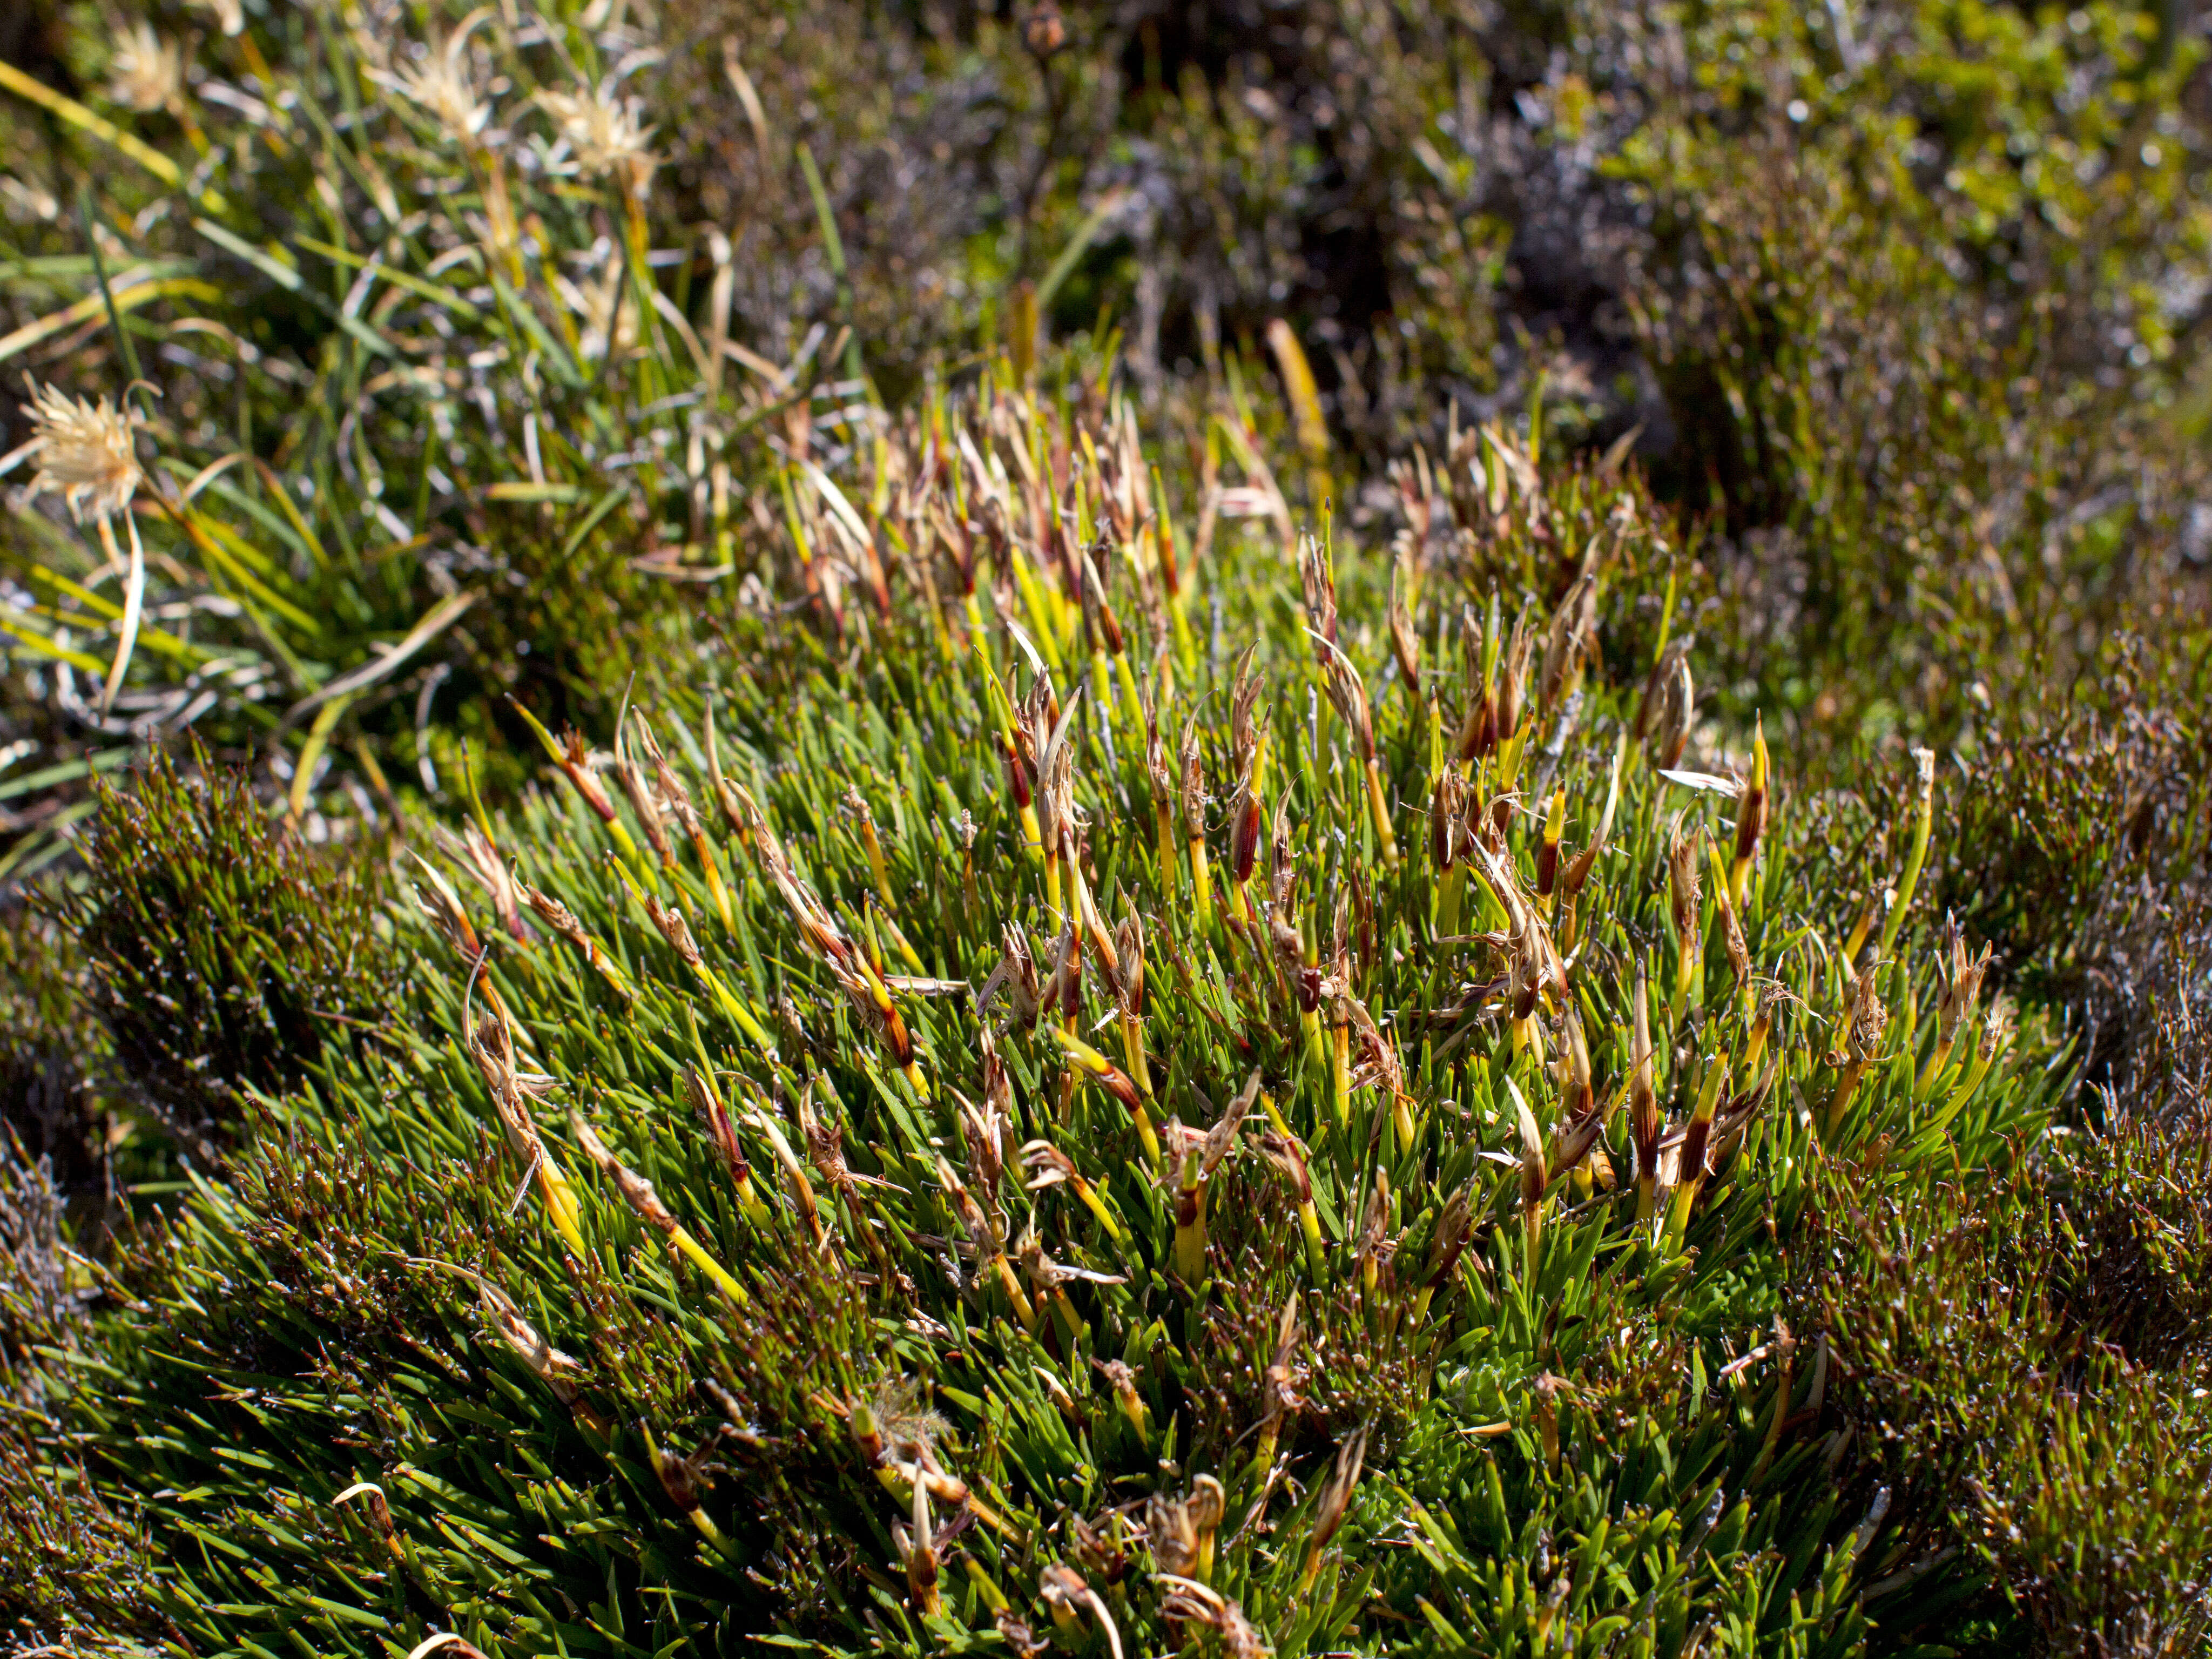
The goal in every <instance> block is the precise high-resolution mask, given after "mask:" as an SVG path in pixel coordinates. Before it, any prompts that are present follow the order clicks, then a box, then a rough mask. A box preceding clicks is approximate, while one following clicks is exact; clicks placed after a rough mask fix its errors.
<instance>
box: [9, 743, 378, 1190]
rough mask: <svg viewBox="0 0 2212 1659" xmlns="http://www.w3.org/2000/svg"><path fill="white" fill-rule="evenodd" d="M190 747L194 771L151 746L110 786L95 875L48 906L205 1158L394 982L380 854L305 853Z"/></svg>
mask: <svg viewBox="0 0 2212 1659" xmlns="http://www.w3.org/2000/svg"><path fill="white" fill-rule="evenodd" d="M195 758H196V759H197V761H198V762H199V763H201V767H200V772H199V775H187V774H185V773H184V772H180V771H179V769H178V768H177V767H176V766H175V765H174V764H173V763H172V762H170V761H169V760H168V759H167V757H162V756H160V755H156V756H155V759H154V761H153V762H152V763H151V764H150V765H149V766H148V767H147V768H146V769H144V771H143V773H142V774H141V775H139V776H138V777H137V779H136V780H134V787H132V788H131V790H129V791H128V792H125V791H122V790H118V789H114V788H112V787H106V786H105V785H103V786H101V787H100V793H99V795H98V797H97V799H98V801H99V806H100V812H99V816H98V817H96V818H95V819H94V822H93V824H92V826H91V833H90V834H89V835H88V836H87V837H86V838H85V842H84V854H85V859H86V861H87V863H88V866H90V869H91V872H92V880H91V882H90V884H88V885H87V886H86V887H84V888H82V889H80V890H76V891H75V892H65V893H63V894H61V895H59V896H57V897H56V898H54V899H53V901H52V905H51V908H52V920H53V921H55V922H57V923H58V924H59V925H61V926H63V927H66V928H67V929H68V930H69V932H70V934H71V935H72V936H73V938H74V939H75V942H76V945H77V947H78V948H79V949H80V950H81V951H82V954H83V957H84V974H85V977H86V979H87V981H88V985H87V987H86V994H85V996H84V1005H85V1006H88V1008H89V1009H90V1011H91V1012H94V1014H96V1015H97V1017H98V1018H99V1020H100V1024H101V1025H102V1026H103V1027H104V1028H105V1030H106V1036H107V1039H108V1042H109V1043H110V1044H111V1045H112V1054H113V1064H114V1067H115V1069H116V1072H117V1073H118V1077H117V1079H116V1081H117V1082H118V1085H120V1092H121V1093H122V1095H123V1096H124V1097H125V1098H126V1099H127V1100H129V1101H130V1102H131V1103H132V1104H134V1105H136V1106H137V1107H139V1108H140V1109H143V1110H145V1111H147V1112H149V1113H150V1114H151V1115H152V1116H154V1117H155V1118H156V1119H158V1120H159V1121H161V1124H162V1125H163V1126H164V1127H166V1128H167V1130H168V1132H169V1133H171V1134H172V1135H173V1137H174V1138H175V1139H176V1141H177V1143H178V1145H179V1146H180V1147H181V1148H182V1149H183V1150H184V1151H185V1152H188V1153H190V1154H191V1155H193V1156H195V1157H197V1158H200V1159H201V1160H202V1161H204V1162H205V1161H211V1160H213V1159H215V1158H219V1157H220V1156H221V1154H222V1152H223V1151H224V1149H225V1148H226V1147H227V1146H228V1144H229V1141H230V1139H231V1134H232V1132H233V1130H234V1127H235V1126H236V1124H237V1122H238V1120H239V1118H240V1114H241V1112H242V1109H243V1103H244V1101H245V1098H246V1094H247V1093H248V1091H256V1090H266V1091H282V1090H283V1089H287V1088H289V1087H291V1086H292V1085H295V1083H296V1082H297V1081H298V1080H299V1079H300V1078H301V1076H302V1075H303V1074H304V1073H306V1071H307V1069H308V1068H309V1067H310V1066H313V1064H314V1063H315V1061H316V1060H317V1059H318V1057H319V1055H320V1054H321V1053H322V1051H323V1048H324V1045H325V1041H326V1040H337V1039H340V1038H343V1036H344V1035H345V1033H346V1032H347V1030H348V1028H349V1027H352V1026H362V1025H374V1024H375V1023H376V1022H377V1019H378V1017H379V1014H380V1007H379V1006H378V1005H379V1002H380V999H381V998H382V997H383V996H385V995H388V994H390V992H391V990H392V987H391V986H389V985H388V984H384V983H380V982H378V981H377V979H376V977H375V968H376V965H377V963H378V961H379V957H380V944H381V938H380V935H381V933H382V932H383V931H384V930H381V929H380V927H379V924H378V921H377V900H376V890H375V887H376V884H375V872H374V871H373V870H371V869H369V868H368V867H367V866H356V867H353V868H350V869H345V868H340V867H338V866H336V865H335V864H334V863H333V862H332V861H329V860H319V859H316V858H314V857H313V856H311V855H309V854H308V853H307V849H306V848H304V847H303V846H302V845H301V843H300V842H299V840H298V838H297V837H296V836H295V835H294V834H293V833H292V832H290V831H289V830H288V829H284V828H283V827H282V826H279V825H275V824H272V823H270V821H269V819H268V817H266V815H265V814H264V813H263V812H262V811H261V809H260V807H259V806H258V804H257V803H256V802H255V800H254V799H253V795H252V790H251V788H250V787H247V786H246V783H245V782H244V781H243V780H241V779H240V778H238V777H236V776H234V775H228V774H226V773H223V772H221V771H218V770H216V769H211V768H209V767H207V766H206V765H205V761H206V757H205V755H204V753H200V754H197V756H196V757H195ZM87 1059H88V1056H83V1055H80V1056H77V1060H78V1061H79V1063H80V1064H82V1063H83V1062H84V1061H85V1060H87Z"/></svg>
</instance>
